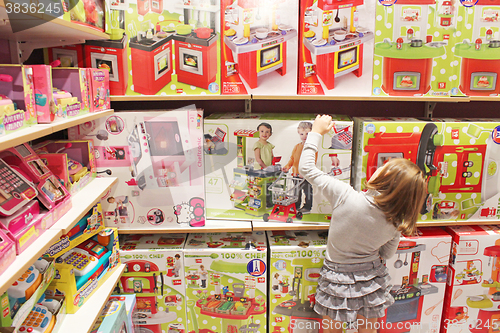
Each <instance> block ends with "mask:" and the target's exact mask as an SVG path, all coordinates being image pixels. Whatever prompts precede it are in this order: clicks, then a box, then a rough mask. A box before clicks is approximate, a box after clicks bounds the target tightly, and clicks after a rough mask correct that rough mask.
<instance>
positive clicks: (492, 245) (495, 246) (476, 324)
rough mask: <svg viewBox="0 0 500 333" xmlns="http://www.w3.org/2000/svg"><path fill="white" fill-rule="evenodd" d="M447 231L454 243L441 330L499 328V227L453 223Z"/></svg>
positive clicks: (459, 330) (475, 330)
mask: <svg viewBox="0 0 500 333" xmlns="http://www.w3.org/2000/svg"><path fill="white" fill-rule="evenodd" d="M447 231H448V232H449V233H450V234H451V235H452V240H453V243H452V250H451V257H450V270H449V276H448V282H447V285H446V296H445V299H444V311H443V320H442V323H441V332H450V333H451V332H457V333H458V332H463V333H469V332H472V333H478V332H490V333H491V332H498V327H499V326H498V325H500V323H499V320H500V310H499V308H498V305H499V303H498V302H499V292H498V286H499V285H500V282H499V276H498V270H499V267H500V264H499V262H498V260H499V256H498V253H499V250H500V247H499V246H500V228H499V227H498V226H496V225H495V226H476V225H474V226H453V227H447Z"/></svg>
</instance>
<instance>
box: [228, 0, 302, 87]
mask: <svg viewBox="0 0 500 333" xmlns="http://www.w3.org/2000/svg"><path fill="white" fill-rule="evenodd" d="M221 3H222V8H221V17H222V22H221V24H222V31H223V35H224V36H223V37H222V42H221V50H222V52H221V63H220V67H221V90H222V94H223V95H240V94H257V95H295V94H296V91H297V55H298V52H297V50H298V47H297V45H298V8H299V1H298V0H279V1H271V0H264V1H255V0H249V1H233V0H222V1H221Z"/></svg>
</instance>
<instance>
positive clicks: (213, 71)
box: [85, 0, 221, 96]
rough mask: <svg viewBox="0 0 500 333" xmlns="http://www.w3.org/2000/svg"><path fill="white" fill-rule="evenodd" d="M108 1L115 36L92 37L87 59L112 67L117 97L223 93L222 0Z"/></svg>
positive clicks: (92, 64) (110, 27) (89, 63)
mask: <svg viewBox="0 0 500 333" xmlns="http://www.w3.org/2000/svg"><path fill="white" fill-rule="evenodd" d="M107 4H108V5H109V6H108V15H109V20H108V22H107V23H108V29H107V32H108V33H110V36H111V39H110V40H107V41H87V43H86V45H85V58H86V60H85V61H86V66H87V67H94V68H101V67H102V68H106V67H107V68H111V71H110V89H111V94H112V95H135V96H139V95H161V96H166V95H219V94H220V88H219V87H220V69H219V67H220V66H219V63H220V25H221V24H220V21H221V17H220V16H221V14H220V0H207V1H194V0H193V1H191V0H190V1H188V0H170V1H164V0H163V1H162V0H139V1H114V0H107ZM174 55H175V56H174Z"/></svg>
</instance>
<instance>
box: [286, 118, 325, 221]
mask: <svg viewBox="0 0 500 333" xmlns="http://www.w3.org/2000/svg"><path fill="white" fill-rule="evenodd" d="M311 129H312V123H310V122H308V121H301V122H300V123H299V125H298V126H297V133H298V134H299V137H300V140H301V141H300V143H297V144H296V145H295V147H293V151H292V156H290V161H288V163H287V164H286V165H285V166H284V167H283V172H288V170H290V168H292V175H293V176H294V177H300V178H304V177H303V176H302V175H301V174H300V173H299V161H300V155H301V154H302V149H303V148H304V143H305V142H306V139H307V134H308V133H309V132H311ZM317 161H318V152H316V157H315V160H314V163H316V162H317ZM302 192H304V194H302ZM303 195H304V197H305V201H304V205H303V206H302V207H300V208H299V207H297V208H298V211H299V212H301V213H309V212H310V211H311V208H312V205H313V188H312V185H311V183H309V182H308V181H307V180H304V181H303V182H302V183H301V184H300V189H299V199H298V201H297V204H298V206H300V205H301V204H302V196H303Z"/></svg>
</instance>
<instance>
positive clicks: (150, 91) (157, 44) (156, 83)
mask: <svg viewBox="0 0 500 333" xmlns="http://www.w3.org/2000/svg"><path fill="white" fill-rule="evenodd" d="M164 34H165V35H166V36H163V37H159V36H161V35H160V34H159V33H157V34H156V35H155V36H153V37H152V38H145V37H141V35H139V34H138V35H137V36H136V37H132V38H131V39H130V43H129V46H130V50H131V57H132V74H133V75H132V80H133V82H134V91H135V92H138V93H141V94H145V95H155V94H156V93H157V92H158V91H159V90H160V89H162V88H163V87H165V86H166V85H167V84H168V83H169V82H170V81H171V80H172V72H173V63H172V39H173V34H171V33H170V34H167V33H164ZM134 74H135V75H134Z"/></svg>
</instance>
